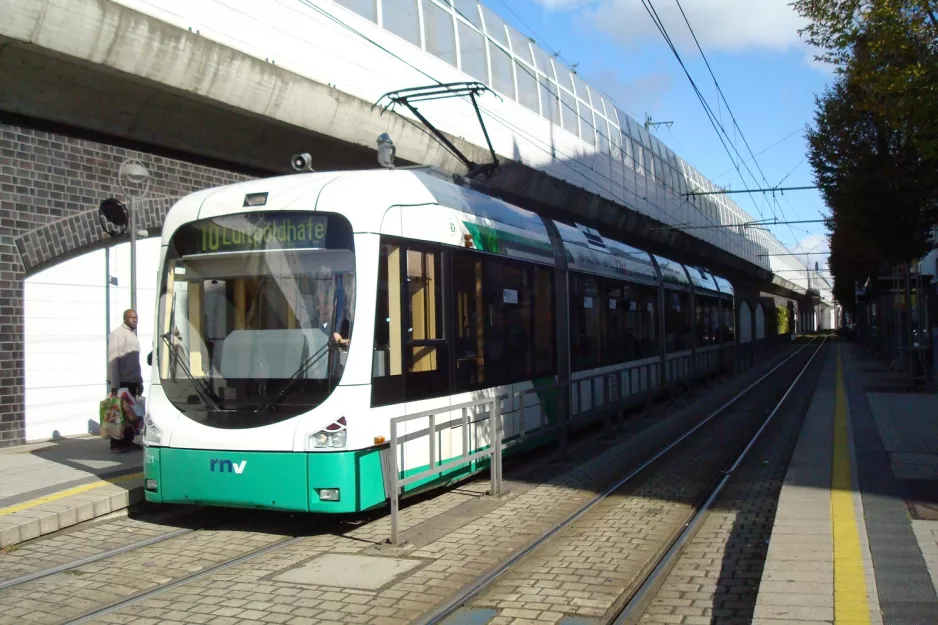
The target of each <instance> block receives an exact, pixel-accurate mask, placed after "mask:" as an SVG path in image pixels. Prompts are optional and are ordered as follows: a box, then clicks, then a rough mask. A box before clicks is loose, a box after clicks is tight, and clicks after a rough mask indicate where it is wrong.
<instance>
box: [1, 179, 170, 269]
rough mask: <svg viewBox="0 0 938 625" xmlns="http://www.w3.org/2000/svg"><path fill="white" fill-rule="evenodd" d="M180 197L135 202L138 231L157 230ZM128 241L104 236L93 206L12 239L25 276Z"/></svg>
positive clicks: (121, 237) (124, 237)
mask: <svg viewBox="0 0 938 625" xmlns="http://www.w3.org/2000/svg"><path fill="white" fill-rule="evenodd" d="M182 197H184V196H180V197H165V198H150V199H144V200H142V201H138V202H137V204H136V211H137V215H136V219H137V230H147V231H148V232H157V233H158V232H160V230H162V228H163V220H164V219H165V217H166V213H168V212H169V209H170V208H172V206H173V204H175V203H176V202H177V201H178V200H180V199H181V198H182ZM129 208H130V207H129V206H128V209H129ZM129 240H130V235H129V234H124V235H121V236H117V237H111V236H109V235H106V234H105V233H104V231H103V230H102V229H101V223H100V221H99V220H98V211H97V209H94V210H90V211H87V212H84V213H79V214H77V215H72V216H69V217H65V218H64V219H60V220H57V221H54V222H51V223H48V224H45V225H43V226H40V227H38V228H36V229H34V230H30V231H29V232H27V233H25V234H23V235H21V236H19V237H17V238H16V240H15V241H16V249H17V251H18V252H19V255H20V262H21V263H22V266H23V272H24V274H25V277H29V276H31V275H33V274H35V273H38V272H40V271H42V270H43V269H46V268H47V267H51V266H53V265H56V264H58V263H61V262H63V261H66V260H68V259H69V258H73V257H75V256H81V255H82V254H86V253H88V252H91V251H94V250H97V249H101V248H104V247H110V246H112V245H118V244H120V243H125V242H127V241H129Z"/></svg>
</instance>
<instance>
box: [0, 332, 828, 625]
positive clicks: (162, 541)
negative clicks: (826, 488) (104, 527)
mask: <svg viewBox="0 0 938 625" xmlns="http://www.w3.org/2000/svg"><path fill="white" fill-rule="evenodd" d="M809 348H810V344H809V345H806V346H804V347H801V348H800V349H798V350H797V351H795V353H793V354H791V355H790V356H788V357H787V358H786V359H785V360H783V361H782V362H781V363H779V364H778V365H777V366H775V367H774V368H773V369H771V370H770V371H768V373H766V374H764V375H763V376H762V377H760V378H759V379H758V380H756V381H755V382H754V383H752V384H751V385H749V386H748V387H746V388H745V389H744V390H742V391H741V392H739V393H738V394H736V395H735V396H734V397H733V398H732V399H730V400H729V401H728V402H726V403H724V404H722V405H721V406H720V407H719V408H717V409H716V410H715V411H713V412H712V413H710V415H709V416H708V417H707V418H706V419H704V420H702V421H700V422H698V423H697V424H696V425H694V427H692V428H690V429H689V430H688V431H687V432H685V433H684V434H683V435H681V436H680V437H678V438H677V439H676V440H673V441H672V442H671V443H670V444H668V445H667V446H666V447H664V448H663V449H661V450H660V451H659V452H657V453H656V454H655V455H654V456H653V457H652V458H651V459H649V460H648V461H646V462H645V463H644V464H643V465H642V466H641V467H639V468H637V469H635V470H633V471H631V472H630V473H629V475H628V476H627V477H626V478H625V479H623V480H620V481H619V482H618V483H617V484H615V485H613V486H611V487H608V488H606V489H605V490H604V491H603V492H602V493H600V495H598V496H597V497H596V498H595V499H594V500H592V501H591V502H589V503H588V504H587V505H585V506H583V507H582V508H580V509H579V510H578V511H577V512H575V513H574V514H573V515H571V516H570V517H569V518H567V519H566V520H565V521H564V522H562V523H561V524H559V525H558V526H556V527H555V528H554V529H552V530H551V531H550V532H549V533H548V534H547V535H545V536H543V537H542V538H541V539H540V540H539V541H537V542H535V543H533V544H530V545H528V546H527V547H526V548H524V549H523V550H522V551H521V552H518V553H516V554H515V556H513V557H512V558H511V559H510V560H509V561H508V562H507V564H508V567H510V566H512V564H515V563H518V562H519V561H521V560H523V559H524V558H525V556H527V555H529V554H531V553H532V552H534V551H536V549H537V548H538V547H539V546H541V545H543V544H544V543H546V542H549V541H550V540H551V539H552V538H554V537H556V536H557V535H559V534H561V533H562V532H563V531H564V529H565V528H567V527H569V526H571V525H573V524H575V523H576V521H577V520H579V519H581V518H582V517H583V516H584V515H586V514H587V513H589V511H590V510H591V509H593V508H594V507H596V506H598V505H600V504H601V503H602V501H603V500H604V499H605V498H607V497H608V496H609V495H610V494H612V493H613V492H614V491H615V490H616V489H618V488H620V487H621V486H622V485H624V484H625V483H627V482H629V481H630V480H633V479H634V478H635V477H636V476H639V475H640V474H641V473H642V472H643V471H645V470H646V469H647V468H649V467H651V466H653V465H655V464H656V463H657V462H658V461H660V460H661V459H662V458H663V457H665V456H667V455H668V454H669V453H671V452H672V450H674V449H675V448H678V447H679V446H680V445H681V444H682V443H683V442H685V441H687V440H688V439H690V438H691V437H692V436H693V435H694V433H695V432H698V431H699V430H700V429H701V428H702V427H704V426H705V425H706V424H707V423H708V422H710V421H711V420H712V419H714V418H716V417H717V416H718V415H719V414H721V413H722V412H723V411H725V410H726V409H727V408H728V407H730V406H732V405H733V404H735V403H736V402H737V401H738V400H739V399H740V398H742V397H744V396H746V395H747V394H749V393H750V392H751V391H753V390H754V389H756V388H758V387H759V385H760V384H761V383H762V382H763V381H764V380H766V379H767V378H769V377H770V376H772V375H773V374H775V373H776V372H777V371H778V370H779V369H780V368H781V367H784V366H786V364H788V363H791V362H792V361H793V359H795V358H797V357H798V355H799V354H802V353H804V352H805V350H807V349H809ZM812 358H813V356H812ZM802 372H803V369H802ZM790 388H791V387H790ZM790 388H789V392H790ZM783 399H784V398H783ZM760 431H761V430H760ZM336 521H338V519H332V518H329V519H326V522H327V523H329V522H331V523H333V524H334V523H335V522H336ZM235 523H236V522H232V521H231V519H228V520H227V521H225V522H222V523H218V524H211V523H203V524H200V526H199V527H189V528H181V529H177V530H174V531H171V532H168V533H166V534H163V535H160V536H155V537H150V538H147V539H145V540H141V541H138V542H135V543H132V544H129V545H125V546H122V547H118V548H115V549H111V550H108V551H104V552H101V553H98V554H95V555H92V556H88V557H86V558H82V559H80V560H75V561H73V562H69V563H65V564H61V565H57V566H54V567H50V568H48V569H45V570H42V571H36V572H33V573H30V574H27V575H22V576H20V577H18V578H15V579H11V580H7V581H4V582H0V592H2V591H4V590H7V591H13V592H16V591H18V590H23V591H24V592H31V593H36V592H37V591H39V593H38V594H42V592H47V591H48V589H43V588H40V587H37V586H34V585H32V584H33V583H34V582H39V583H42V581H43V580H44V578H48V577H51V576H54V575H56V574H58V573H63V572H65V573H67V572H68V571H70V570H76V569H80V568H81V567H87V566H88V565H96V564H97V565H99V566H100V565H107V564H109V562H108V561H110V564H111V565H114V564H115V563H116V564H118V565H119V564H120V562H119V561H120V559H121V558H122V557H123V556H127V555H128V554H130V555H135V554H139V552H142V551H148V550H149V551H154V550H155V549H157V548H159V550H160V551H161V553H160V554H159V555H158V556H157V557H162V558H167V557H169V556H168V554H174V553H180V552H182V553H185V552H186V551H187V549H186V545H185V544H183V543H182V542H180V541H186V540H189V541H197V540H199V536H200V532H201V533H203V534H211V533H212V532H214V531H224V530H225V529H226V526H228V525H234V524H235ZM210 525H211V527H209V526H210ZM233 529H235V530H237V529H238V528H237V527H233ZM241 529H243V526H242V528H241ZM313 529H315V528H313ZM319 529H322V528H319ZM310 531H311V528H310V527H308V526H307V527H305V528H304V531H303V532H302V533H300V532H295V533H294V532H282V533H281V535H280V536H276V537H275V536H272V534H277V532H276V531H271V530H270V529H269V527H265V528H264V530H263V534H264V535H266V538H270V539H273V540H272V541H269V542H267V544H263V545H260V546H258V547H257V548H255V549H251V550H246V551H245V550H241V552H240V553H237V551H238V550H237V549H233V550H232V551H233V552H234V553H230V554H229V553H225V554H217V553H216V554H215V555H224V556H225V557H224V559H222V560H221V561H215V562H213V561H212V559H206V561H205V562H202V563H201V564H193V566H199V570H196V571H188V572H185V573H183V574H181V575H180V574H176V575H173V576H172V577H173V579H169V580H166V581H164V582H160V583H158V584H157V585H156V586H153V587H151V588H145V589H138V588H133V589H131V592H130V593H128V594H127V595H126V596H123V597H113V599H115V600H113V601H104V602H101V601H98V602H97V605H87V604H88V603H89V602H88V601H85V604H86V605H82V606H79V605H78V604H75V605H73V606H71V607H72V608H79V607H80V608H81V610H80V611H79V610H77V609H76V610H67V611H65V612H62V613H57V614H60V615H61V618H62V621H61V622H63V623H67V624H69V625H71V624H77V623H87V622H90V621H92V620H95V619H98V618H100V617H103V616H105V615H107V614H110V613H112V612H115V611H118V610H121V609H122V608H126V607H128V606H133V605H134V604H139V603H141V602H144V601H146V600H147V599H150V598H152V597H155V596H156V595H159V594H161V593H164V592H168V591H171V590H173V589H176V588H179V587H180V586H185V585H187V584H191V583H193V582H196V581H197V580H200V579H202V578H205V577H208V576H211V575H215V574H218V573H222V572H224V571H225V570H227V569H230V568H232V567H235V566H237V565H240V564H243V563H245V562H249V561H251V560H252V559H255V558H259V557H261V556H264V555H267V554H270V553H272V552H276V551H277V550H280V549H284V548H286V547H289V546H290V545H293V544H295V543H296V542H298V541H300V540H301V539H303V538H306V537H307V536H309V535H310V533H309V532H310ZM208 542H210V541H208ZM196 544H197V543H196ZM161 545H163V547H161ZM165 546H171V547H170V548H168V549H166V548H165ZM197 550H198V549H197ZM229 556H230V557H229ZM215 559H216V560H217V558H215ZM99 570H101V571H104V570H107V569H104V568H99ZM498 570H499V569H496V570H495V571H493V572H492V573H490V574H488V575H486V576H485V577H484V578H482V579H480V580H479V582H477V583H476V584H473V587H475V588H476V590H475V591H474V592H473V593H472V595H471V596H470V597H469V599H471V597H472V596H476V595H478V594H479V593H480V592H482V591H484V590H485V587H486V585H487V584H488V585H490V584H491V583H492V582H494V581H496V580H497V579H498V577H500V575H501V574H500V573H498ZM501 570H502V572H504V570H505V563H503V565H502V567H501ZM179 572H180V573H181V572H182V571H179ZM64 579H65V578H60V579H59V580H57V581H56V582H54V583H53V586H54V585H55V584H58V583H61V582H62V580H64ZM485 580H488V582H487V583H486V581H485ZM480 582H481V583H480ZM64 583H68V582H64ZM469 599H467V600H466V601H463V602H462V603H461V604H459V605H464V604H465V603H466V602H467V601H468V600H469ZM144 605H145V604H144ZM459 605H457V606H456V608H454V609H452V610H449V611H448V612H446V613H443V614H441V615H440V616H439V618H437V619H435V620H427V621H418V622H440V621H442V620H444V619H445V618H446V616H447V615H448V614H451V613H452V612H453V611H455V609H458V607H459ZM69 612H71V613H69ZM0 621H3V619H2V617H0Z"/></svg>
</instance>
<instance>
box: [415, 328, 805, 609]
mask: <svg viewBox="0 0 938 625" xmlns="http://www.w3.org/2000/svg"><path fill="white" fill-rule="evenodd" d="M816 338H817V337H813V338H812V339H811V341H809V342H808V344H807V345H804V346H802V347H801V348H799V349H798V350H797V351H796V352H795V353H793V354H791V355H790V356H788V358H786V359H785V360H783V361H782V362H780V363H778V364H777V365H776V366H775V367H773V368H772V369H771V370H770V371H768V372H767V373H765V374H764V375H762V376H761V377H760V378H759V379H758V380H756V381H755V382H753V383H752V384H750V385H749V386H747V387H746V388H745V389H743V390H742V391H740V392H739V393H737V394H736V395H735V396H734V397H733V398H732V399H730V400H729V401H727V402H726V403H724V404H723V405H722V406H720V407H719V408H717V409H716V410H714V411H713V412H711V413H710V414H709V415H708V416H707V418H705V419H703V420H702V421H700V422H698V423H697V424H696V425H694V427H692V428H690V429H689V430H687V431H686V432H685V433H684V434H682V435H681V436H680V437H678V438H677V439H675V440H674V441H672V442H671V443H669V444H668V445H667V446H665V447H664V448H662V449H661V450H659V451H658V452H657V453H656V454H655V455H654V456H652V457H651V458H650V459H649V460H647V461H645V462H644V463H643V464H642V465H641V466H639V467H638V468H637V469H634V470H633V471H632V472H630V473H629V474H628V475H626V476H625V477H624V478H622V479H620V480H618V481H617V482H616V483H615V484H613V485H612V486H609V487H607V488H606V489H605V490H604V491H603V492H601V493H600V494H598V495H596V497H594V498H593V499H592V500H590V501H589V502H587V503H586V504H584V505H583V506H582V507H580V508H579V509H577V511H576V512H574V513H573V514H571V515H570V516H568V517H567V518H566V519H564V520H563V521H561V522H560V523H559V524H558V525H555V526H554V527H553V528H551V529H550V530H548V531H547V532H545V533H544V534H542V535H541V536H539V537H538V538H536V539H534V540H533V541H531V542H530V543H528V544H527V545H526V546H525V547H524V548H522V549H521V550H519V551H517V552H515V553H514V554H513V555H512V556H510V557H509V558H507V559H506V560H504V561H503V562H501V563H500V564H499V565H497V566H496V567H495V568H493V569H491V570H489V571H488V572H487V573H485V574H484V575H482V576H481V577H479V578H478V579H477V580H476V581H475V582H473V583H472V584H470V585H468V586H466V587H464V588H463V590H461V591H460V592H459V593H458V594H457V595H455V596H453V597H451V598H450V599H449V600H448V601H447V602H446V603H444V604H442V605H440V606H439V607H437V608H436V609H434V610H432V611H430V612H427V613H425V614H424V615H423V616H422V617H420V618H419V619H417V620H414V621H412V623H411V625H431V624H436V623H442V622H443V621H444V620H445V619H446V618H447V617H449V616H450V615H451V614H453V613H454V612H456V610H458V609H459V608H461V607H462V606H464V605H465V604H466V603H468V602H469V601H470V600H471V599H473V598H474V597H476V596H477V595H478V594H479V593H481V592H483V591H484V590H485V589H487V588H488V587H489V586H491V585H492V584H493V583H494V582H495V580H497V579H498V578H499V577H501V576H502V575H504V574H505V573H507V572H508V571H509V570H511V568H512V567H513V566H514V565H515V564H517V563H518V562H519V561H521V560H522V559H523V558H524V557H525V556H527V555H528V554H529V553H531V552H532V551H534V550H536V549H537V548H539V547H541V546H542V545H544V544H545V543H546V542H548V541H549V540H550V539H551V538H553V537H554V536H556V535H557V534H558V533H560V532H561V531H563V530H564V529H566V528H567V527H569V526H570V525H571V524H572V523H574V522H575V521H576V520H577V519H579V518H580V517H582V516H583V515H584V514H586V513H587V512H589V511H590V510H591V509H592V508H594V507H595V506H596V505H598V504H599V503H601V502H602V501H604V500H605V499H607V498H608V497H609V496H610V495H611V494H612V493H614V492H615V491H617V490H619V489H620V488H622V487H623V486H624V485H625V484H627V483H628V482H630V481H631V480H633V479H634V478H635V477H636V476H637V475H639V474H640V473H642V472H644V471H645V470H646V469H647V468H648V467H649V466H651V465H652V464H654V463H655V462H656V461H657V460H658V459H659V458H661V457H662V456H664V455H665V454H667V453H668V452H669V451H671V450H672V449H673V448H675V447H676V446H677V445H679V444H680V443H682V442H683V441H684V440H685V439H687V438H688V437H690V436H691V435H692V434H694V432H696V431H697V430H699V429H700V428H701V427H703V426H704V425H706V424H707V423H709V422H710V421H711V420H712V419H714V418H715V417H717V416H718V415H720V414H721V413H723V412H724V411H725V410H726V409H727V408H729V407H730V406H732V405H733V404H735V403H736V402H737V401H739V400H740V399H741V398H742V397H743V396H745V395H746V394H748V393H749V392H750V391H751V390H752V389H754V388H755V387H757V386H759V385H760V384H761V383H762V382H763V381H764V380H765V379H767V378H768V377H769V376H771V375H772V374H773V373H775V372H776V371H777V370H778V369H780V368H781V367H783V366H784V365H785V364H787V363H788V362H789V361H790V360H792V359H793V358H794V357H795V356H797V355H798V354H800V353H801V352H803V351H804V350H806V349H808V347H810V346H811V344H812V343H814V341H815V340H816ZM822 345H823V343H822ZM816 353H817V352H815V354H816ZM811 358H812V359H813V358H814V356H812V357H811ZM799 377H800V374H799ZM786 395H787V393H786ZM773 414H774V413H773ZM747 449H748V448H747Z"/></svg>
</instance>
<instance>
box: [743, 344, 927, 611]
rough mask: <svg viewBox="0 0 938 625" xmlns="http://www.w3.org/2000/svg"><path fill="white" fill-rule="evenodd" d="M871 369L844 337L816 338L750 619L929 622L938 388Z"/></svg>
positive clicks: (877, 369)
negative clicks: (890, 384)
mask: <svg viewBox="0 0 938 625" xmlns="http://www.w3.org/2000/svg"><path fill="white" fill-rule="evenodd" d="M880 378H882V372H881V368H880V367H878V366H877V365H876V364H875V363H874V362H872V361H870V360H867V359H865V358H864V357H863V356H862V354H861V352H860V351H859V350H858V349H857V348H855V347H854V346H852V345H850V344H843V343H841V344H839V345H835V346H834V347H833V348H831V349H830V350H828V354H827V356H826V361H825V363H824V366H823V371H822V374H821V377H820V380H819V383H818V386H817V390H816V392H815V395H814V397H813V399H812V402H811V406H810V408H809V410H808V413H807V415H806V417H805V422H804V425H803V428H802V431H801V435H800V438H799V440H798V444H797V447H796V448H795V452H794V456H793V457H792V460H791V464H790V465H789V468H788V472H787V474H786V477H785V484H784V486H783V487H782V491H781V496H780V498H779V503H778V509H777V512H776V516H775V522H774V525H773V527H772V535H771V540H770V541H769V549H768V554H767V558H766V561H765V567H764V570H763V573H762V579H761V583H760V585H759V594H758V596H757V600H756V605H755V611H754V618H753V621H752V623H753V624H754V625H782V624H791V623H799V624H800V625H808V624H814V623H835V624H841V623H849V624H857V625H859V624H875V623H881V624H883V625H896V624H903V625H904V624H906V623H908V624H916V625H923V624H927V623H938V395H936V394H914V393H902V392H879V391H880V390H881V389H882V384H880V382H881V380H880ZM873 390H876V392H872V391H873Z"/></svg>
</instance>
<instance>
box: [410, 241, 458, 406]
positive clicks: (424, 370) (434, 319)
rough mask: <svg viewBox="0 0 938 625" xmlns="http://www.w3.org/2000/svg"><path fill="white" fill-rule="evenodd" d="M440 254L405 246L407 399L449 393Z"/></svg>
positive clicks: (425, 397)
mask: <svg viewBox="0 0 938 625" xmlns="http://www.w3.org/2000/svg"><path fill="white" fill-rule="evenodd" d="M440 257H441V254H440V252H437V251H426V250H421V249H413V248H410V249H408V250H407V268H406V272H407V273H406V276H407V294H406V295H407V301H406V308H407V317H408V318H407V319H406V322H407V324H406V329H407V333H408V334H409V336H407V334H405V341H406V344H407V349H405V350H404V355H405V359H406V369H407V380H406V382H405V388H406V390H405V394H406V396H407V401H415V400H418V399H427V398H429V397H438V396H441V395H446V394H448V393H449V360H448V354H447V349H446V347H447V345H446V341H445V339H444V338H443V280H442V277H443V272H442V264H441V258H440Z"/></svg>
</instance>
